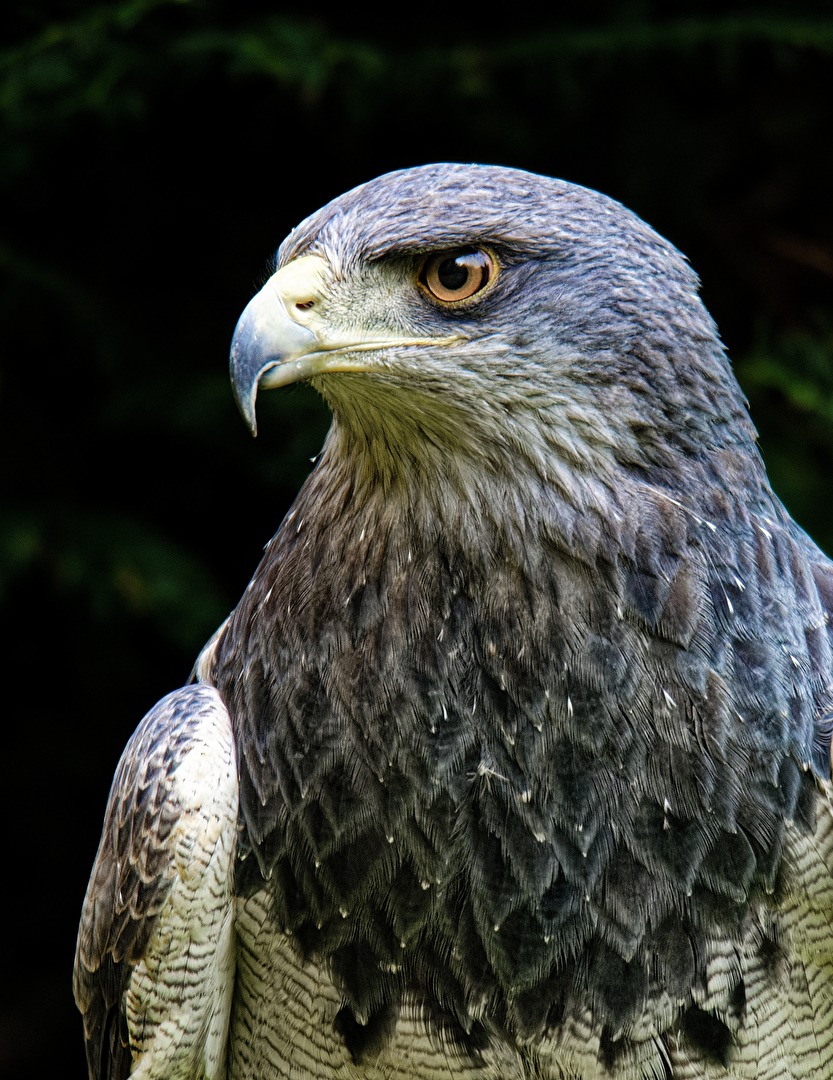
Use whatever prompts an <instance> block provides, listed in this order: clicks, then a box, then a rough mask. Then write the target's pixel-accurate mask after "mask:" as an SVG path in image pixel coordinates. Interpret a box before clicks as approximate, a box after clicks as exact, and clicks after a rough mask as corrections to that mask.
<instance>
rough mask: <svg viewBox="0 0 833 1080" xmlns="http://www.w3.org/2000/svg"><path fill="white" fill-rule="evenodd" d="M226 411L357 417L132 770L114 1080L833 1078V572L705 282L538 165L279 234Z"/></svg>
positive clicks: (115, 941) (105, 906) (399, 188)
mask: <svg viewBox="0 0 833 1080" xmlns="http://www.w3.org/2000/svg"><path fill="white" fill-rule="evenodd" d="M278 267H279V268H278V269H277V271H276V273H274V275H273V276H272V277H271V278H270V279H269V280H268V282H267V283H266V285H265V286H264V287H263V289H262V290H261V291H260V292H259V293H258V294H257V296H255V298H254V299H253V300H252V301H251V303H250V304H249V306H248V307H247V308H246V310H245V312H244V313H243V315H242V317H241V319H240V322H239V324H238V327H237V330H236V333H235V337H234V342H233V346H232V356H231V374H232V381H233V384H234V391H235V394H236V397H237V400H238V402H239V404H240V407H241V409H242V411H243V413H244V415H245V417H246V418H247V420H248V422H249V424H250V425H251V427H252V428H254V424H255V397H256V394H257V392H258V389H263V388H267V387H277V386H284V385H286V384H288V383H293V382H296V381H299V380H305V381H309V382H311V383H312V385H313V386H314V387H315V388H316V389H317V390H318V391H320V393H321V394H322V395H323V396H324V398H325V399H326V400H327V402H328V403H329V405H330V407H331V409H332V413H333V424H332V427H331V429H330V432H329V435H328V436H327V440H326V443H325V446H324V449H323V452H322V454H321V456H320V459H319V460H318V463H317V465H316V466H315V469H314V471H313V472H312V475H311V476H310V477H309V479H308V480H307V481H306V483H305V484H304V486H303V488H302V489H301V491H300V493H299V495H298V498H297V500H296V502H295V505H294V506H293V508H292V510H291V511H290V512H289V514H288V515H287V516H286V518H285V520H284V521H283V523H282V524H281V526H280V528H279V530H278V532H277V534H276V536H275V537H274V539H273V540H272V541H271V542H270V544H269V545H268V547H267V549H266V553H265V555H264V558H263V561H262V562H261V564H260V566H259V567H258V569H257V571H256V572H255V575H254V578H253V579H252V582H251V584H250V586H249V587H248V589H247V590H246V593H245V595H244V596H243V598H242V599H241V601H240V603H239V604H238V606H237V608H236V609H235V610H234V612H233V613H232V615H231V616H230V618H229V619H228V621H227V622H226V624H225V625H224V626H223V627H222V628H221V630H220V631H219V632H218V634H217V635H216V636H215V638H214V639H213V641H212V642H211V643H210V645H209V646H208V647H207V648H206V650H205V651H204V653H203V655H202V657H201V658H200V661H199V663H198V667H197V672H198V677H197V681H196V682H195V683H194V684H192V685H189V686H187V687H186V688H184V689H181V690H177V691H174V693H172V694H171V695H169V696H168V697H167V698H165V699H164V700H163V701H162V702H160V703H159V704H158V705H157V706H156V707H155V708H154V709H152V710H151V711H150V713H149V714H148V715H147V716H146V717H145V719H144V720H143V721H142V723H141V725H140V727H139V728H138V730H137V732H136V734H135V735H134V736H133V738H132V739H131V741H130V743H129V744H128V746H127V749H126V750H125V753H124V756H123V758H122V760H121V763H120V764H119V767H118V771H117V773H116V778H115V781H114V784H113V788H112V791H111V794H110V801H109V804H108V807H107V816H106V819H105V824H104V834H103V837H102V841H101V847H100V849H99V852H98V856H97V858H96V862H95V866H94V868H93V873H92V877H91V880H90V886H89V890H88V893H87V898H86V902H85V904H84V910H83V916H82V922H81V929H80V933H79V938H78V952H77V958H76V966H75V996H76V1000H77V1002H78V1005H79V1007H80V1008H81V1011H82V1012H83V1014H84V1024H85V1031H86V1038H87V1052H88V1059H89V1068H90V1076H91V1077H92V1078H93V1080H103V1078H107V1080H115V1078H122V1077H126V1076H127V1075H128V1074H130V1073H131V1070H132V1075H133V1076H135V1077H141V1078H142V1080H151V1078H166V1080H179V1078H181V1080H203V1078H205V1080H219V1078H229V1080H244V1078H245V1080H267V1078H270V1080H271V1078H281V1080H306V1078H310V1080H331V1078H332V1080H383V1078H384V1080H388V1078H391V1080H394V1078H399V1080H406V1078H408V1080H498V1078H500V1080H531V1078H535V1080H718V1078H726V1080H742V1078H743V1080H752V1078H755V1080H758V1078H760V1080H765V1078H766V1080H804V1078H806V1080H811V1078H812V1080H824V1078H826V1077H831V1076H833V814H832V813H831V787H830V738H831V718H833V659H831V628H830V625H829V613H830V611H831V610H832V609H833V568H831V563H830V562H828V560H827V559H826V557H825V556H824V555H823V554H822V553H821V552H820V551H819V550H818V549H817V548H816V547H815V546H814V544H813V543H812V541H811V540H809V539H808V537H807V536H806V535H805V534H804V533H803V532H802V531H801V529H799V528H798V527H797V526H796V525H795V523H794V522H793V521H792V520H791V519H790V517H789V515H788V514H787V512H786V511H785V509H784V508H783V506H782V505H781V503H780V502H779V501H778V499H777V498H776V497H775V496H774V495H773V493H772V490H771V488H770V485H769V483H768V480H767V477H766V474H765V471H764V467H763V464H762V462H761V458H760V456H759V453H758V450H757V448H756V441H755V432H754V429H753V427H752V424H751V422H750V420H749V417H748V415H747V412H746V409H745V404H744V400H743V396H742V394H741V392H740V390H739V388H738V386H737V384H736V382H735V379H734V377H733V375H732V373H731V370H730V367H729V364H728V361H727V359H726V356H725V354H724V350H723V348H722V347H721V344H720V341H719V339H718V337H717V334H716V331H715V327H714V325H713V323H712V321H711V319H710V317H709V315H708V313H707V312H706V310H705V308H704V307H703V305H702V303H701V302H700V300H699V298H698V293H697V279H696V277H695V275H694V273H693V272H692V271H691V270H690V269H689V267H688V265H687V264H686V262H685V260H684V259H683V258H682V257H681V256H680V254H679V253H678V252H677V251H676V250H675V249H674V248H673V247H672V246H671V245H670V244H669V243H667V242H666V241H665V240H663V239H661V238H660V237H659V236H658V235H657V234H656V233H655V232H653V231H652V230H651V229H650V228H648V226H646V225H645V224H644V223H643V222H642V221H641V220H640V219H639V218H637V217H636V216H635V215H634V214H632V213H630V212H629V211H627V210H626V209H624V208H623V207H622V206H621V205H619V204H618V203H616V202H614V201H612V200H611V199H608V198H605V197H604V196H602V195H599V194H596V193H594V192H592V191H588V190H586V189H583V188H580V187H575V186H573V185H571V184H568V183H564V182H562V181H558V180H551V179H548V178H545V177H542V176H533V175H529V174H527V173H524V172H519V171H515V170H511V169H503V168H493V167H484V166H466V165H434V166H427V167H423V168H415V169H407V170H404V171H402V172H397V173H392V174H390V175H387V176H382V177H380V178H379V179H376V180H373V181H371V182H370V183H368V184H365V185H363V186H362V187H359V188H356V189H355V190H354V191H351V192H349V193H348V194H346V195H343V196H342V197H341V198H338V199H336V200H335V201H334V202H332V203H330V204H329V205H328V206H326V207H324V209H323V210H320V211H319V212H318V213H316V214H314V215H313V216H312V217H310V218H308V219H307V220H306V221H304V222H303V223H302V224H301V225H299V226H298V228H296V229H295V230H294V231H293V232H292V233H291V234H290V236H289V237H288V239H287V240H286V241H285V242H284V244H283V246H282V247H281V249H280V252H279V256H278Z"/></svg>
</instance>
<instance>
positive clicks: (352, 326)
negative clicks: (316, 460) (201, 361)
mask: <svg viewBox="0 0 833 1080" xmlns="http://www.w3.org/2000/svg"><path fill="white" fill-rule="evenodd" d="M277 264H278V269H277V271H276V272H275V273H274V274H273V275H272V276H271V277H270V278H269V280H268V281H267V282H266V284H265V285H264V287H263V288H262V289H261V291H260V292H259V293H258V294H257V295H256V296H255V297H254V299H253V300H252V301H251V302H250V303H249V305H248V307H247V308H246V310H245V311H244V313H243V315H242V316H241V318H240V321H239V323H238V325H237V329H236V331H235V335H234V340H233V344H232V350H231V377H232V383H233V387H234V393H235V396H236V399H237V402H238V405H239V407H240V409H241V412H242V413H243V416H244V417H245V419H246V421H247V423H248V424H249V426H250V428H251V430H252V431H253V432H254V431H255V430H256V421H255V401H256V397H257V393H258V391H259V390H260V389H270V388H273V387H280V386H285V385H287V384H290V383H294V382H298V381H309V382H311V383H312V384H313V386H315V387H316V388H317V389H318V390H319V391H320V392H321V393H322V394H323V395H324V397H325V398H326V399H327V400H328V402H329V403H330V406H331V408H332V410H333V413H334V417H335V420H336V425H337V426H339V428H340V430H342V431H343V432H348V433H349V434H350V435H351V437H352V440H353V443H354V444H361V445H362V446H363V447H364V448H366V449H367V450H369V453H370V456H371V457H374V458H375V459H376V460H377V462H381V461H385V462H387V463H388V464H390V462H392V461H396V462H398V463H399V464H400V465H401V466H402V467H405V466H404V464H403V463H404V462H406V461H411V462H417V463H423V464H424V463H425V461H426V460H428V459H439V460H441V461H446V462H447V461H449V460H451V459H452V458H453V459H454V460H455V461H458V462H459V461H467V462H469V463H470V464H471V463H473V462H474V463H476V464H477V467H484V466H485V467H489V466H494V467H496V468H497V467H500V468H502V469H505V467H506V464H507V461H509V462H511V463H512V465H513V467H516V468H519V469H523V468H528V469H531V470H533V471H536V472H537V473H541V472H543V473H544V474H545V475H546V474H547V473H548V472H551V471H552V470H553V469H555V470H556V471H557V470H558V469H559V468H568V469H570V470H573V471H575V470H579V471H585V472H592V473H594V474H595V475H597V476H608V477H613V476H615V474H616V473H617V472H618V471H619V470H620V469H621V467H622V466H624V467H626V468H638V469H643V470H651V469H657V468H662V467H668V466H669V465H671V464H672V463H677V464H678V463H679V461H680V460H681V458H682V459H688V460H691V459H693V458H696V457H698V456H700V455H702V454H704V453H706V454H708V453H711V452H713V451H714V450H720V449H722V448H725V447H726V446H731V447H733V448H735V449H737V448H738V447H743V448H745V449H747V450H748V449H751V448H752V447H753V446H754V438H755V436H754V430H753V428H752V426H751V423H750V422H749V420H748V417H747V415H746V411H745V406H744V402H743V399H742V395H741V394H740V391H739V389H738V387H737V384H736V382H735V380H734V377H733V376H732V373H731V370H730V368H729V365H728V362H727V360H726V357H725V354H724V351H723V348H722V346H721V344H720V342H719V339H718V337H717V334H716V331H715V328H714V324H713V323H712V320H711V318H710V317H709V315H708V313H707V311H706V309H705V308H704V306H703V305H702V303H701V301H700V299H699V297H698V282H697V278H696V276H695V274H694V273H693V271H692V270H691V269H690V267H689V265H688V263H687V262H686V260H685V259H684V258H683V256H682V255H680V253H679V252H678V251H677V250H676V249H675V248H674V247H673V246H672V245H671V244H670V243H669V242H667V241H666V240H664V239H662V238H661V237H660V236H659V235H658V234H657V233H655V232H654V231H653V230H652V229H651V228H649V227H648V226H647V225H646V224H645V223H644V222H643V221H641V219H640V218H638V217H637V216H636V215H635V214H633V213H631V212H630V211H628V210H626V209H625V208H624V207H623V206H621V205H620V204H619V203H617V202H615V201H613V200H612V199H609V198H607V197H605V196H603V195H600V194H598V193H596V192H593V191H590V190H588V189H585V188H581V187H577V186H575V185H572V184H568V183H565V182H563V181H559V180H554V179H550V178H547V177H543V176H536V175H532V174H529V173H525V172H521V171H518V170H513V169H508V168H499V167H492V166H475V165H449V164H445V165H430V166H424V167H420V168H413V169H406V170H402V171H400V172H394V173H390V174H387V175H385V176H381V177H379V178H377V179H375V180H372V181H370V182H369V183H367V184H364V185H362V186H360V187H358V188H355V189H354V190H353V191H350V192H348V193H347V194H345V195H342V196H341V197H340V198H337V199H335V200H334V201H333V202H331V203H329V204H328V205H327V206H325V207H324V208H323V209H321V210H320V211H318V212H317V213H316V214H313V215H312V216H311V217H309V218H307V219H306V220H305V221H304V222H302V223H301V224H300V225H299V226H298V227H297V228H296V229H294V230H293V232H292V233H291V234H290V235H289V237H288V238H287V239H286V240H285V241H284V243H283V244H282V246H281V248H280V250H279V252H278V260H277Z"/></svg>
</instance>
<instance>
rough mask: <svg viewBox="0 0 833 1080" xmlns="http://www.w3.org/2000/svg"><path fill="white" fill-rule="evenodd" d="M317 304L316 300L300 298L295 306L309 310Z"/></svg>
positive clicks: (301, 309) (302, 309) (300, 309)
mask: <svg viewBox="0 0 833 1080" xmlns="http://www.w3.org/2000/svg"><path fill="white" fill-rule="evenodd" d="M314 304H315V301H314V300H299V301H298V303H297V304H296V305H295V307H296V308H297V309H298V310H299V311H308V310H309V309H310V308H311V307H313V306H314Z"/></svg>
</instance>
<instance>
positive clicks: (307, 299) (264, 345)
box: [229, 255, 329, 435]
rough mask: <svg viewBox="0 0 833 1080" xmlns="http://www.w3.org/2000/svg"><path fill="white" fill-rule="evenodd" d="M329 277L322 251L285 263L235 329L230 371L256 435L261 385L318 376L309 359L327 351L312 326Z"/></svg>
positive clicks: (236, 391)
mask: <svg viewBox="0 0 833 1080" xmlns="http://www.w3.org/2000/svg"><path fill="white" fill-rule="evenodd" d="M327 276H329V267H328V266H327V263H326V262H325V261H324V259H322V258H321V257H320V256H318V255H304V256H302V257H301V258H300V259H296V260H295V261H294V262H291V263H289V264H288V265H287V266H284V267H282V268H281V269H280V270H278V271H277V273H275V274H273V275H272V277H270V278H269V280H268V281H267V282H266V284H265V285H264V286H263V288H262V289H261V290H260V292H259V293H257V295H256V296H254V297H252V299H251V300H250V301H249V303H248V305H247V306H246V309H245V310H244V312H243V314H242V315H241V316H240V318H239V320H238V322H237V326H236V327H235V330H234V337H233V338H232V342H231V356H230V360H229V369H230V375H231V386H232V390H233V392H234V398H235V401H236V402H237V406H238V408H239V409H240V412H241V413H242V414H243V419H244V420H245V421H246V423H247V424H248V426H249V430H250V431H251V433H252V434H253V435H257V418H256V416H255V401H256V400H257V392H258V389H259V387H260V385H261V384H263V385H264V386H269V387H271V386H286V385H287V384H289V383H292V382H296V381H297V380H299V379H303V378H307V377H309V376H310V375H314V374H315V370H314V369H315V365H314V364H310V363H309V362H308V360H305V358H308V357H309V356H310V355H312V354H318V355H320V354H321V352H322V348H323V349H326V345H323V343H322V342H321V340H320V339H319V336H318V334H317V333H316V331H315V330H314V329H313V328H312V327H311V326H310V325H309V322H310V321H311V316H312V313H313V311H314V309H315V304H316V302H317V301H318V300H320V296H321V288H322V285H323V284H324V281H325V280H326V277H327Z"/></svg>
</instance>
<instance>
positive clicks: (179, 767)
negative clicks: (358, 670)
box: [73, 685, 237, 1080]
mask: <svg viewBox="0 0 833 1080" xmlns="http://www.w3.org/2000/svg"><path fill="white" fill-rule="evenodd" d="M236 835H237V776H236V764H235V755H234V746H233V738H232V732H231V724H230V721H229V717H228V713H227V711H226V709H225V706H224V705H223V703H222V701H221V699H220V697H219V695H218V694H217V692H216V691H215V690H214V689H213V688H211V687H209V686H205V685H196V686H189V687H186V688H184V689H182V690H177V691H176V692H174V693H173V694H170V695H169V696H168V697H166V698H164V699H163V700H162V701H161V702H159V704H158V705H156V706H155V707H154V708H153V709H152V710H151V711H150V712H149V713H148V714H147V715H146V716H145V718H144V719H143V720H142V722H141V723H140V725H139V727H138V728H137V729H136V731H135V733H134V734H133V736H132V738H131V739H130V741H129V743H128V745H127V747H126V749H125V751H124V754H123V755H122V758H121V761H120V762H119V765H118V769H117V771H116V775H115V778H114V780H113V786H112V788H111V791H110V797H109V801H108V805H107V812H106V816H105V821H104V830H103V834H102V837H101V843H100V846H99V849H98V854H97V855H96V860H95V864H94V866H93V870H92V874H91V877H90V883H89V887H88V889H87V895H86V899H85V901H84V907H83V911H82V915H81V925H80V928H79V932H78V944H77V950H76V957H75V971H74V982H73V989H74V993H75V1000H76V1002H77V1004H78V1007H79V1008H80V1010H81V1012H82V1013H83V1016H84V1029H85V1036H86V1044H87V1060H88V1065H89V1075H90V1078H91V1080H123V1078H124V1077H126V1076H128V1075H130V1073H131V1071H134V1070H135V1074H136V1075H139V1074H141V1075H142V1076H147V1077H150V1076H154V1075H157V1068H161V1067H162V1055H163V1054H164V1056H165V1059H166V1060H167V1062H168V1065H167V1066H166V1068H167V1069H169V1070H170V1069H171V1063H172V1061H174V1060H176V1059H179V1060H181V1061H182V1062H184V1063H185V1065H184V1066H183V1067H184V1069H185V1071H184V1072H183V1074H182V1075H188V1073H189V1070H190V1069H191V1067H192V1066H193V1067H195V1068H196V1067H197V1066H196V1063H197V1061H198V1059H202V1060H201V1064H200V1065H199V1068H200V1069H204V1070H205V1075H211V1073H212V1069H213V1066H216V1067H217V1068H219V1067H220V1065H218V1064H217V1061H213V1063H212V1062H206V1061H205V1057H206V1055H208V1057H210V1058H214V1059H217V1058H218V1057H219V1056H221V1055H222V1054H224V1052H225V1030H226V1027H227V1022H228V1002H229V1000H230V995H231V988H232V984H233V963H234V961H233V956H232V946H231V940H232V936H233V935H232V896H231V886H232V880H231V879H232V867H233V859H234V851H235V846H236ZM166 1075H169V1076H173V1075H179V1073H175V1072H174V1071H168V1072H167V1073H166ZM200 1075H203V1073H202V1072H200Z"/></svg>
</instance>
